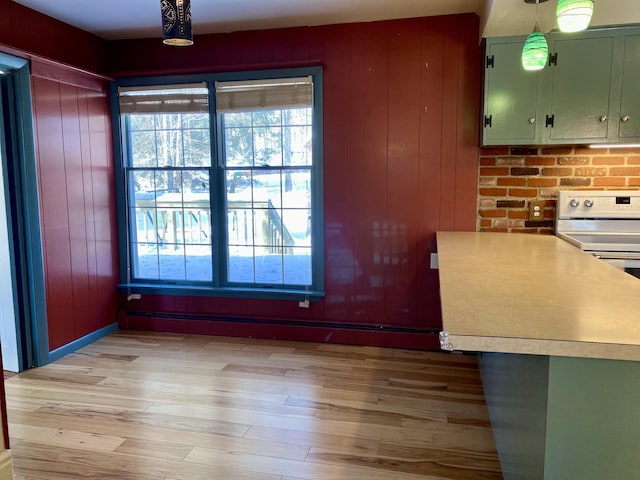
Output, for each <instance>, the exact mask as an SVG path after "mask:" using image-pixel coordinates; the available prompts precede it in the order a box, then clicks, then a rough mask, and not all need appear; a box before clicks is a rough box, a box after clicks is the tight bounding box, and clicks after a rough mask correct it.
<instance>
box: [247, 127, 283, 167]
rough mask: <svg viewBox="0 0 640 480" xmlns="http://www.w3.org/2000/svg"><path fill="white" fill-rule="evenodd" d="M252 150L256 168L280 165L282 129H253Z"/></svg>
mask: <svg viewBox="0 0 640 480" xmlns="http://www.w3.org/2000/svg"><path fill="white" fill-rule="evenodd" d="M253 148H254V152H255V153H254V155H255V157H254V164H255V165H256V166H258V167H262V166H267V165H268V166H270V167H276V166H279V165H282V129H281V128H280V127H258V128H254V129H253Z"/></svg>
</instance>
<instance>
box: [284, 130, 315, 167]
mask: <svg viewBox="0 0 640 480" xmlns="http://www.w3.org/2000/svg"><path fill="white" fill-rule="evenodd" d="M283 135H284V137H283V142H284V164H285V165H311V147H312V142H311V139H312V134H311V127H284V129H283Z"/></svg>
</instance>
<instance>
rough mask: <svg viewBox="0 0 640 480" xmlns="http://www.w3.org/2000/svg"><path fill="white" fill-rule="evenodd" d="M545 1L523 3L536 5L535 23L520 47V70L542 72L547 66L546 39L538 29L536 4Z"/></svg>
mask: <svg viewBox="0 0 640 480" xmlns="http://www.w3.org/2000/svg"><path fill="white" fill-rule="evenodd" d="M546 1H547V0H524V2H525V3H535V4H536V23H535V26H534V27H533V32H531V33H530V34H529V36H528V37H527V39H526V40H525V42H524V45H523V46H522V57H521V60H522V68H524V69H525V70H529V71H536V70H542V69H543V68H544V67H545V65H546V64H547V57H548V56H549V45H548V44H547V37H545V36H544V34H543V33H541V32H540V29H539V28H538V4H539V3H544V2H546Z"/></svg>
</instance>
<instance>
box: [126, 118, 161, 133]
mask: <svg viewBox="0 0 640 480" xmlns="http://www.w3.org/2000/svg"><path fill="white" fill-rule="evenodd" d="M129 122H130V123H129V125H130V128H131V131H136V130H149V131H154V130H155V119H154V117H153V115H130V116H129Z"/></svg>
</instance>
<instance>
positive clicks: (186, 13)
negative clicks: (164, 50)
mask: <svg viewBox="0 0 640 480" xmlns="http://www.w3.org/2000/svg"><path fill="white" fill-rule="evenodd" d="M160 11H161V13H162V43H164V44H166V45H175V46H180V47H183V46H188V45H193V35H192V33H191V0H160Z"/></svg>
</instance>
